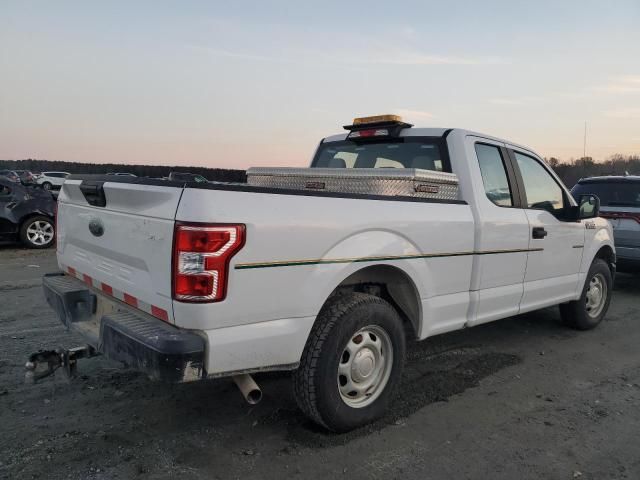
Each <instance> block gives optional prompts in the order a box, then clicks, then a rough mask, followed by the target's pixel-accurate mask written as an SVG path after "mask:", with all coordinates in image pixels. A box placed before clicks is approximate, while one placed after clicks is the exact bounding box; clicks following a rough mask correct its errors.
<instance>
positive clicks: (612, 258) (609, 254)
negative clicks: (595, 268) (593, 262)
mask: <svg viewBox="0 0 640 480" xmlns="http://www.w3.org/2000/svg"><path fill="white" fill-rule="evenodd" d="M596 258H600V259H602V260H604V261H605V262H607V265H609V269H610V270H611V273H612V274H613V273H614V272H615V268H616V253H615V252H614V251H613V248H612V247H611V245H603V246H602V247H600V249H599V250H598V251H597V253H596V255H595V257H594V259H596Z"/></svg>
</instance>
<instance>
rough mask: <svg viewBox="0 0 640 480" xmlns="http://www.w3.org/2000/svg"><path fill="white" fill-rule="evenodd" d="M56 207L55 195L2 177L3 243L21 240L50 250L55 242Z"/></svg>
mask: <svg viewBox="0 0 640 480" xmlns="http://www.w3.org/2000/svg"><path fill="white" fill-rule="evenodd" d="M55 206H56V201H55V200H54V198H53V197H52V196H51V193H49V192H47V191H45V190H43V189H42V188H35V187H29V186H25V185H21V184H20V183H16V182H13V181H11V180H8V179H7V178H4V177H0V241H3V242H15V241H20V242H22V243H23V244H24V245H25V246H27V247H29V248H47V247H50V246H51V245H53V242H54V240H55Z"/></svg>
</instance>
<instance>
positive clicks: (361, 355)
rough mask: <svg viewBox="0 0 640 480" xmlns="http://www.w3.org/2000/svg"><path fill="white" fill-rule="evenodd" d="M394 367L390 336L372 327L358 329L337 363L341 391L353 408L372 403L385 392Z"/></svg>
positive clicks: (343, 397) (378, 328)
mask: <svg viewBox="0 0 640 480" xmlns="http://www.w3.org/2000/svg"><path fill="white" fill-rule="evenodd" d="M392 366H393V346H392V344H391V339H390V338H389V335H387V333H386V332H385V331H384V330H383V329H382V328H380V327H378V326H376V325H371V326H368V327H365V328H362V329H360V330H358V331H357V332H356V333H355V335H353V336H352V337H351V338H350V339H349V341H348V342H347V345H346V346H345V347H344V350H343V351H342V355H341V357H340V363H339V364H338V390H339V392H340V397H341V398H342V401H343V402H345V403H346V404H347V405H349V406H350V407H353V408H362V407H366V406H367V405H369V404H371V403H373V402H374V401H375V400H376V399H377V398H378V397H379V396H380V394H381V393H382V392H383V391H384V388H385V386H386V385H387V382H388V381H389V376H390V375H391V368H392Z"/></svg>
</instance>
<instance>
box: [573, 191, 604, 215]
mask: <svg viewBox="0 0 640 480" xmlns="http://www.w3.org/2000/svg"><path fill="white" fill-rule="evenodd" d="M578 205H579V207H578V208H579V210H578V220H584V219H586V218H595V217H597V216H599V215H600V199H599V198H598V197H597V196H595V195H591V194H588V195H580V196H579V197H578Z"/></svg>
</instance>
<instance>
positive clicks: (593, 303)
mask: <svg viewBox="0 0 640 480" xmlns="http://www.w3.org/2000/svg"><path fill="white" fill-rule="evenodd" d="M606 299H607V283H606V281H605V279H604V277H603V276H602V274H601V273H597V274H596V275H594V276H593V277H592V278H591V280H590V281H589V286H588V287H587V292H586V295H585V302H586V304H587V307H586V308H587V315H589V316H590V317H592V318H596V317H597V316H598V315H600V313H601V312H602V309H603V308H604V305H605V301H606Z"/></svg>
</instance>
